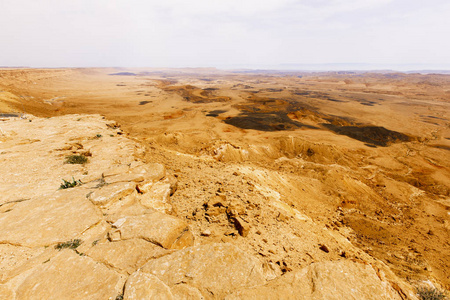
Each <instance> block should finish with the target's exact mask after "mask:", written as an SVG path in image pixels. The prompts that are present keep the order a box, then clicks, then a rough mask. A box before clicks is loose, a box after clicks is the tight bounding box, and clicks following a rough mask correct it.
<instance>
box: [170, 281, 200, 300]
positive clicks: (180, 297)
mask: <svg viewBox="0 0 450 300" xmlns="http://www.w3.org/2000/svg"><path fill="white" fill-rule="evenodd" d="M171 291H172V295H173V297H174V299H177V300H203V299H205V297H203V295H202V293H200V291H199V290H198V289H196V288H195V287H192V286H189V285H187V284H177V285H175V286H173V287H172V288H171Z"/></svg>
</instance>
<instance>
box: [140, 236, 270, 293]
mask: <svg viewBox="0 0 450 300" xmlns="http://www.w3.org/2000/svg"><path fill="white" fill-rule="evenodd" d="M142 271H143V272H145V273H150V274H153V275H155V276H157V277H158V278H159V279H161V280H162V281H163V282H164V283H166V284H167V285H168V286H171V287H172V286H175V285H177V284H181V283H186V284H188V285H190V286H193V287H196V288H198V289H199V290H200V291H201V292H202V294H203V295H205V296H209V297H214V298H219V299H220V298H222V297H224V296H225V295H227V294H229V293H231V292H232V291H234V290H236V289H238V288H240V287H251V286H255V285H261V284H263V283H264V282H265V279H264V273H263V269H262V264H261V262H259V261H258V260H257V259H255V258H254V257H252V256H250V255H248V254H246V253H245V252H243V251H242V250H240V249H239V248H237V247H236V246H233V245H230V244H226V243H225V244H209V245H202V246H195V247H190V248H186V249H184V250H180V251H178V252H175V253H173V254H171V255H167V256H164V257H161V258H159V259H155V260H151V261H149V262H148V263H147V264H146V265H145V266H144V267H143V268H142Z"/></svg>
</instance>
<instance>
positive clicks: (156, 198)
mask: <svg viewBox="0 0 450 300" xmlns="http://www.w3.org/2000/svg"><path fill="white" fill-rule="evenodd" d="M139 198H140V202H141V204H142V205H144V206H145V207H148V208H154V209H156V210H158V211H161V212H164V213H171V212H172V204H171V203H170V184H168V183H163V182H157V183H155V184H153V185H152V187H151V189H150V190H149V191H148V192H147V193H145V194H143V195H140V197H139Z"/></svg>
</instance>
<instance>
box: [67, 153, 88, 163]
mask: <svg viewBox="0 0 450 300" xmlns="http://www.w3.org/2000/svg"><path fill="white" fill-rule="evenodd" d="M87 162H88V159H87V157H86V156H84V155H69V156H66V161H65V163H66V164H72V165H74V164H79V165H82V164H85V163H87Z"/></svg>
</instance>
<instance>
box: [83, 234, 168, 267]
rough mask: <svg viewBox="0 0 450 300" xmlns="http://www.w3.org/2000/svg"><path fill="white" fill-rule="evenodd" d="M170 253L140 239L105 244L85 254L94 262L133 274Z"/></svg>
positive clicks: (94, 247)
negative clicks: (151, 261)
mask: <svg viewBox="0 0 450 300" xmlns="http://www.w3.org/2000/svg"><path fill="white" fill-rule="evenodd" d="M168 253H170V251H169V250H166V249H164V248H161V247H159V246H157V245H155V244H153V243H150V242H147V241H144V240H142V239H131V240H125V241H118V242H106V243H104V244H98V245H95V246H93V247H92V248H91V249H89V251H88V252H87V253H86V255H88V256H89V257H92V258H93V259H94V260H95V261H99V262H103V263H105V264H108V265H111V266H113V267H115V268H117V269H120V270H123V271H126V272H127V273H128V274H131V273H133V272H134V271H136V270H137V269H139V268H140V267H141V266H143V265H144V264H145V263H146V262H147V261H149V260H150V259H154V258H159V257H161V256H164V255H166V254H168Z"/></svg>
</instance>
